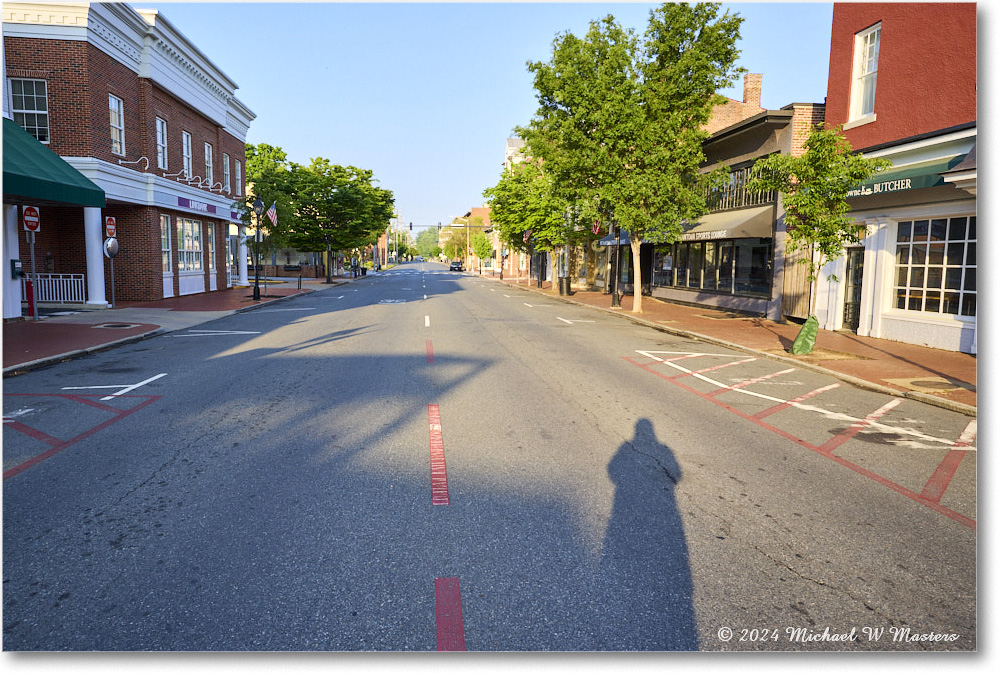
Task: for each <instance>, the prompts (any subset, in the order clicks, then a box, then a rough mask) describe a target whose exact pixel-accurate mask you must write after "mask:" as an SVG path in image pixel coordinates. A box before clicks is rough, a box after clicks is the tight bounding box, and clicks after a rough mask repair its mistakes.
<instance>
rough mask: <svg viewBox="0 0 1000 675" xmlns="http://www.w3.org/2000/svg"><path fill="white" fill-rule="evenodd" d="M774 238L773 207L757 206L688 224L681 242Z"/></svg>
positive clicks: (719, 214) (711, 216)
mask: <svg viewBox="0 0 1000 675" xmlns="http://www.w3.org/2000/svg"><path fill="white" fill-rule="evenodd" d="M771 236H774V207H773V206H758V207H755V208H752V209H740V210H739V211H723V212H721V213H709V214H708V215H706V216H702V217H701V218H699V219H698V222H696V223H688V224H687V226H686V228H685V230H684V233H683V234H681V241H701V240H704V239H766V238H767V237H771Z"/></svg>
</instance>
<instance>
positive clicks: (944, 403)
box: [481, 277, 978, 417]
mask: <svg viewBox="0 0 1000 675" xmlns="http://www.w3.org/2000/svg"><path fill="white" fill-rule="evenodd" d="M481 278H484V279H493V280H495V281H499V282H500V283H504V284H507V285H508V286H510V285H511V284H508V283H507V282H506V281H503V280H500V279H497V278H496V277H481ZM515 288H523V287H522V286H515ZM525 290H528V291H531V292H532V293H536V294H539V295H545V297H547V298H551V299H553V300H559V301H561V302H564V303H566V304H570V305H576V306H577V307H584V308H587V309H592V310H596V311H599V312H603V313H605V314H610V315H611V316H617V317H621V318H622V319H625V320H627V321H631V322H633V323H636V324H639V325H641V326H645V327H647V328H652V329H654V330H658V331H661V332H664V333H669V334H671V335H677V336H678V337H685V338H690V339H693V340H701V341H702V342H708V343H710V344H715V345H718V346H720V347H726V348H727V349H733V350H735V351H741V352H745V353H747V354H752V355H754V356H757V357H760V358H766V359H770V360H772V361H778V362H779V363H784V364H790V365H794V366H795V367H797V368H802V369H805V370H811V371H813V372H817V373H820V374H823V375H828V376H830V377H833V378H835V379H838V380H841V381H843V382H846V383H848V384H850V385H852V386H855V387H858V388H860V389H867V390H869V391H874V392H876V393H879V394H885V395H886V396H895V397H897V398H906V399H910V400H913V401H918V402H920V403H925V404H927V405H933V406H936V407H938V408H944V409H945V410H950V411H952V412H956V413H959V414H962V415H968V416H969V417H977V416H978V412H977V407H976V406H972V405H968V404H966V403H958V402H955V401H949V400H947V399H943V398H939V397H937V396H932V395H931V394H924V393H922V392H918V391H900V390H898V389H893V388H892V387H886V386H885V385H881V384H877V383H875V382H869V381H868V380H864V379H861V378H859V377H855V376H853V375H847V374H845V373H840V372H837V371H836V370H830V369H829V368H824V367H823V366H817V365H815V364H812V363H807V362H803V361H798V360H796V359H793V358H790V357H787V356H779V355H777V354H769V353H767V352H762V351H759V350H756V349H752V348H750V347H744V346H743V345H739V344H736V343H735V342H729V341H727V340H723V339H721V338H716V337H712V336H710V335H702V334H701V333H695V332H693V331H688V330H682V329H679V328H670V327H668V326H662V325H660V324H658V323H653V322H652V321H647V320H646V319H643V318H640V317H637V316H630V315H629V314H626V313H625V312H620V311H616V310H613V309H605V308H603V307H596V306H594V305H588V304H586V303H583V302H578V301H576V300H572V299H570V298H568V297H566V296H563V295H554V294H550V293H548V292H547V291H545V290H538V289H537V288H532V287H531V286H528V287H527V288H526V289H525Z"/></svg>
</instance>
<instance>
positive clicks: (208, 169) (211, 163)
mask: <svg viewBox="0 0 1000 675" xmlns="http://www.w3.org/2000/svg"><path fill="white" fill-rule="evenodd" d="M213 153H214V151H213V149H212V144H211V143H206V144H205V182H207V183H208V188H209V189H212V183H213V182H214V180H213V178H214V174H215V157H214V154H213Z"/></svg>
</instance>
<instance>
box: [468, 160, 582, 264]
mask: <svg viewBox="0 0 1000 675" xmlns="http://www.w3.org/2000/svg"><path fill="white" fill-rule="evenodd" d="M483 196H484V197H486V199H487V201H488V203H489V205H490V222H491V223H492V224H493V227H495V228H496V229H497V231H498V232H499V234H500V240H501V241H502V242H504V243H505V244H506V245H507V247H509V248H511V249H513V250H517V251H524V252H529V251H552V250H555V249H556V248H558V247H559V246H563V245H565V244H566V243H569V239H570V235H571V233H572V229H571V228H569V227H567V222H566V218H565V215H564V214H565V211H566V208H567V206H568V202H567V201H566V200H565V199H563V198H561V197H560V196H558V195H557V194H556V192H555V186H554V182H553V179H552V177H551V176H550V175H548V173H547V172H546V171H543V170H542V168H541V167H540V166H539V164H538V162H537V161H526V162H521V163H518V164H515V165H513V166H512V167H511V168H509V169H505V170H504V172H503V174H502V175H501V176H500V180H499V181H498V182H497V184H496V185H494V186H493V187H491V188H487V189H486V190H484V191H483ZM553 278H554V277H553Z"/></svg>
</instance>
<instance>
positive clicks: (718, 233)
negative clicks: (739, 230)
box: [681, 230, 732, 241]
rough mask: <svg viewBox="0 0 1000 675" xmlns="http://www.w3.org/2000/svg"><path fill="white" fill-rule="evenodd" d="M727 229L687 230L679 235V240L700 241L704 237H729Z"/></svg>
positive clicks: (730, 236)
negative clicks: (708, 230)
mask: <svg viewBox="0 0 1000 675" xmlns="http://www.w3.org/2000/svg"><path fill="white" fill-rule="evenodd" d="M731 238H732V235H730V234H729V230H712V231H710V232H687V233H685V234H682V235H681V241H702V240H704V239H731Z"/></svg>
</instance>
